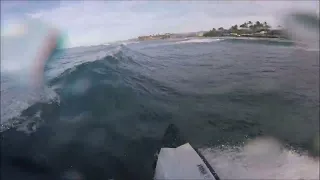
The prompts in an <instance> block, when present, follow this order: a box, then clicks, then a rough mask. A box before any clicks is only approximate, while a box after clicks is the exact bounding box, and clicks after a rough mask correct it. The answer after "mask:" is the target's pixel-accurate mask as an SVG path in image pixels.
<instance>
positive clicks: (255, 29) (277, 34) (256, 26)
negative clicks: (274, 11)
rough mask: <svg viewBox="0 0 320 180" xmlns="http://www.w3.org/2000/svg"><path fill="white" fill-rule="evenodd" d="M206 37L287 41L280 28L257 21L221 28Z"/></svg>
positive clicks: (211, 31) (213, 30)
mask: <svg viewBox="0 0 320 180" xmlns="http://www.w3.org/2000/svg"><path fill="white" fill-rule="evenodd" d="M203 36H204V37H220V36H234V37H262V38H283V39H287V35H286V33H285V31H284V30H283V29H282V28H281V26H278V27H277V29H271V26H270V25H269V24H268V23H267V22H263V23H261V22H260V21H256V22H255V23H253V22H252V21H248V22H245V23H243V24H241V25H239V26H238V25H237V24H236V25H233V26H231V27H230V28H229V29H224V28H223V27H220V28H218V29H216V28H213V29H212V30H210V31H208V32H206V33H204V34H203Z"/></svg>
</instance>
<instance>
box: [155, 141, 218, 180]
mask: <svg viewBox="0 0 320 180" xmlns="http://www.w3.org/2000/svg"><path fill="white" fill-rule="evenodd" d="M154 179H156V180H160V179H161V180H170V179H172V180H173V179H192V180H194V179H199V180H202V179H203V180H207V179H208V180H216V179H215V177H214V176H213V174H212V173H211V172H210V170H209V168H208V167H207V165H206V164H205V163H204V162H203V161H202V159H201V158H200V156H199V155H198V153H197V152H196V151H195V150H194V149H193V148H192V147H191V145H190V144H189V143H186V144H184V145H181V146H179V147H177V148H162V149H161V150H160V153H159V155H158V161H157V165H156V170H155V178H154Z"/></svg>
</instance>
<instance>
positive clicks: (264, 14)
mask: <svg viewBox="0 0 320 180" xmlns="http://www.w3.org/2000/svg"><path fill="white" fill-rule="evenodd" d="M292 10H295V11H296V10H303V11H308V12H314V13H319V1H316V0H313V1H297V0H295V1H278V0H271V1H270V0H269V1H257V0H251V1H243V0H237V1H231V0H230V1H146V0H144V1H94V0H92V1H89V0H87V1H57V0H55V1H35V0H33V1H27V0H23V1H8V0H7V1H1V29H2V30H1V33H2V34H3V32H5V31H4V30H3V29H4V28H5V27H7V26H8V25H9V24H12V23H15V22H20V21H22V20H23V19H25V18H35V19H41V20H43V21H45V22H48V23H50V24H52V25H54V26H55V27H57V28H59V29H60V30H61V31H62V32H64V33H66V34H67V36H68V42H67V46H68V47H76V46H88V45H98V44H103V43H108V42H114V41H119V40H126V39H131V38H135V37H137V36H141V35H150V34H158V33H183V32H195V31H207V30H210V29H212V28H213V27H215V28H218V27H224V28H229V27H230V26H232V25H234V24H238V25H239V24H242V23H243V22H246V21H249V20H251V21H253V22H255V21H261V22H264V21H266V22H268V23H269V24H271V26H273V27H276V26H278V25H281V23H282V21H281V19H282V17H283V16H284V15H285V14H286V13H288V12H290V11H292Z"/></svg>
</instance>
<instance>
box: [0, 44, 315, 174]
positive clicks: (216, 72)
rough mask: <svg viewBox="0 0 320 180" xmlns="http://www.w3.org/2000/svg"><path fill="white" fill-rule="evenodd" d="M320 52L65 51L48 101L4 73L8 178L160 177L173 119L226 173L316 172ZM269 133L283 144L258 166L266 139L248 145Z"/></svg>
mask: <svg viewBox="0 0 320 180" xmlns="http://www.w3.org/2000/svg"><path fill="white" fill-rule="evenodd" d="M318 58H319V53H318V52H315V51H305V50H303V49H297V48H294V47H292V46H291V45H288V44H283V43H282V42H273V43H265V42H259V41H249V40H244V41H240V40H211V39H210V40H204V39H200V40H194V39H192V40H176V41H172V40H171V41H167V40H161V41H152V42H147V41H146V42H140V43H122V44H120V45H118V44H114V45H101V46H93V47H80V48H73V49H67V50H64V51H61V52H60V53H58V54H57V55H56V56H55V57H54V58H53V59H52V60H51V61H49V62H48V64H47V65H46V68H45V77H46V85H45V88H44V89H42V91H41V92H42V95H41V97H43V98H39V94H35V93H34V91H30V92H29V91H26V92H24V94H22V95H25V96H23V97H24V98H22V95H21V97H20V96H19V95H18V94H21V92H23V90H22V89H23V88H22V87H20V86H19V85H17V83H16V84H15V82H13V81H10V79H12V78H13V77H12V76H6V75H5V74H1V77H2V78H1V96H2V97H1V119H2V121H1V123H2V127H1V135H2V143H1V148H2V152H1V154H2V158H3V160H4V164H3V167H2V168H3V169H4V170H3V172H4V173H2V174H1V176H2V178H3V179H19V178H21V177H26V174H25V173H27V174H28V176H29V177H30V179H111V178H113V179H152V176H153V169H152V164H153V159H154V158H153V157H154V153H155V152H156V149H157V148H158V147H159V146H160V144H161V138H162V135H163V133H164V130H165V128H166V127H167V125H168V124H169V123H174V124H175V125H177V126H178V127H179V128H180V130H181V132H182V133H183V134H184V135H185V137H186V138H187V139H188V140H189V141H190V143H191V144H193V146H194V147H195V148H200V149H202V152H203V153H204V155H205V157H207V159H208V161H209V162H210V163H211V164H212V166H213V168H214V169H215V170H216V172H217V173H218V175H219V176H221V177H223V178H226V179H233V178H240V179H245V178H263V179H266V178H294V177H297V178H312V177H318V176H319V171H318V169H319V161H318V160H317V159H314V158H312V157H309V156H311V155H312V154H313V155H314V154H317V152H318V151H317V150H315V149H316V148H315V147H316V146H315V145H314V139H315V138H317V132H319V61H318ZM18 100H19V101H18ZM3 106H4V107H3ZM263 136H271V137H273V138H275V139H277V141H279V142H280V143H279V144H280V145H279V146H283V148H284V150H283V151H281V152H282V154H281V155H280V156H281V157H283V159H282V161H281V162H270V163H269V164H264V165H263V164H259V160H261V159H259V158H258V156H257V154H256V149H268V147H266V146H263V145H258V146H257V147H259V148H253V149H254V150H252V148H249V150H248V148H247V146H245V145H244V142H247V141H248V140H251V139H255V138H258V137H263ZM261 142H262V144H266V143H263V141H261ZM270 146H271V147H273V145H270ZM221 147H223V148H221ZM250 147H251V146H250ZM290 152H294V153H293V154H290ZM276 153H277V152H274V154H276ZM306 153H308V154H306ZM274 154H273V156H272V157H274ZM310 154H311V155H310ZM231 156H232V159H230V157H231ZM292 162H295V163H297V164H299V163H300V164H303V165H304V166H305V167H308V169H309V170H308V171H303V173H301V172H302V170H301V166H298V165H297V166H292V165H291V163H292ZM257 164H258V165H257ZM279 164H280V166H281V167H282V169H281V171H280V170H276V169H275V168H274V167H273V165H279ZM259 165H261V166H259ZM244 169H247V170H246V171H245V170H244ZM288 169H290V170H288ZM230 171H232V172H234V173H230ZM257 172H261V173H257ZM297 174H299V176H297Z"/></svg>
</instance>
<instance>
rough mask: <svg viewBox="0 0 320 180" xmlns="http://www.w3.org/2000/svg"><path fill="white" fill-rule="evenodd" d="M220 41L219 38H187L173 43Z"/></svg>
mask: <svg viewBox="0 0 320 180" xmlns="http://www.w3.org/2000/svg"><path fill="white" fill-rule="evenodd" d="M217 41H221V39H189V40H186V41H178V42H175V44H186V43H211V42H217Z"/></svg>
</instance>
